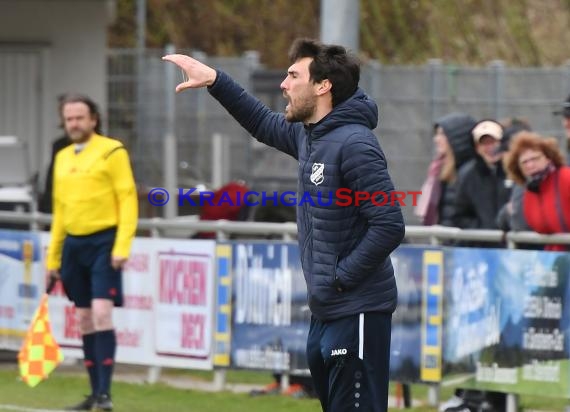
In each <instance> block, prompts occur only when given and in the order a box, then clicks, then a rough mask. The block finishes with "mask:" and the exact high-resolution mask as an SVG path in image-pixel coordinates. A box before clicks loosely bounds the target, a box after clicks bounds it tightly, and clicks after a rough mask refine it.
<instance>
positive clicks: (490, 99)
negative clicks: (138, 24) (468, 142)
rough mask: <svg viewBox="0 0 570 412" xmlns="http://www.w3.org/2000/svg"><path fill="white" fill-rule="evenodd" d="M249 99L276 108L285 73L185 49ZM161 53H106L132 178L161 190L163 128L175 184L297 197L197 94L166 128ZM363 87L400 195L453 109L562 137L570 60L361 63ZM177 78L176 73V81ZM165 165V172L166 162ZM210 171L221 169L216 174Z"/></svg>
mask: <svg viewBox="0 0 570 412" xmlns="http://www.w3.org/2000/svg"><path fill="white" fill-rule="evenodd" d="M179 52H182V53H187V54H192V55H194V56H195V57H197V58H199V59H201V60H203V61H205V62H206V63H207V64H209V65H212V66H215V67H218V68H220V69H222V70H224V71H226V72H228V73H229V74H230V75H231V76H233V77H234V78H235V79H236V80H237V81H238V82H239V83H241V84H242V86H244V88H245V89H246V90H249V91H251V92H253V93H254V94H255V95H256V96H258V97H259V98H260V99H261V100H262V101H263V102H265V103H266V104H267V105H269V106H270V107H271V108H273V109H274V110H279V111H280V110H283V107H284V100H283V98H282V96H281V91H280V90H279V84H280V82H281V80H282V79H283V76H284V73H285V69H284V70H279V71H275V70H273V71H268V70H264V68H263V67H262V65H261V64H260V62H259V57H258V55H257V54H256V53H255V52H249V53H246V54H244V55H243V56H241V57H236V58H217V57H210V56H206V55H204V54H203V53H199V52H193V51H184V50H183V51H179ZM165 53H166V51H165V50H146V51H145V52H144V54H137V51H136V50H135V49H113V50H110V51H109V56H108V79H109V80H108V81H109V83H108V88H109V93H108V95H109V105H108V106H109V113H108V118H109V122H108V123H109V134H110V135H112V136H115V137H117V138H120V139H122V140H124V141H125V142H126V143H127V144H128V145H129V147H130V148H131V152H132V156H133V162H134V169H135V174H136V177H137V180H138V181H139V182H140V183H141V184H144V185H147V186H161V185H162V183H163V178H164V168H165V164H164V162H165V161H164V157H163V142H164V134H165V130H167V129H168V127H171V128H172V130H174V131H175V134H176V136H177V159H176V161H175V163H176V165H175V167H176V168H177V172H178V183H179V185H180V186H186V187H194V186H195V185H196V184H198V183H205V184H206V185H211V184H212V182H213V180H214V175H216V176H222V180H223V181H228V180H230V179H242V180H245V181H246V182H247V183H248V184H249V186H250V187H253V188H255V189H258V190H280V191H285V190H295V188H296V184H295V180H296V176H297V171H296V168H297V162H296V161H295V160H294V159H292V158H290V157H288V156H286V155H284V154H282V153H279V152H277V151H276V150H274V149H272V148H269V147H265V146H263V145H261V144H260V143H258V142H257V141H255V140H254V139H251V138H250V137H249V136H248V134H247V133H246V132H245V131H244V130H243V129H242V128H241V127H240V126H239V125H238V124H237V122H235V121H234V120H233V119H232V118H231V116H229V115H228V114H227V112H226V111H225V110H224V109H223V108H222V107H220V105H219V104H218V103H217V102H216V101H215V100H214V99H213V98H211V97H210V96H209V95H208V92H207V90H205V89H198V90H193V91H190V92H185V93H181V94H179V95H177V96H176V98H175V110H174V114H175V115H174V116H171V117H170V118H171V119H172V121H173V122H174V124H172V125H169V124H168V119H169V113H168V108H169V105H168V104H167V99H168V95H167V91H168V90H169V88H171V89H170V90H172V89H173V88H174V84H167V76H166V70H167V68H166V66H167V63H165V62H163V61H162V60H161V59H160V57H161V56H162V55H164V54H165ZM361 78H362V81H361V85H362V87H363V88H364V89H365V90H366V91H367V93H369V94H370V95H371V96H372V97H373V98H374V99H375V100H376V101H377V102H378V104H379V108H380V123H379V126H378V128H377V129H376V130H375V133H376V135H377V136H378V138H379V140H380V143H381V145H382V148H383V150H384V151H385V153H386V155H387V157H388V166H389V168H390V172H391V174H392V177H393V179H394V182H395V184H396V186H397V187H398V189H399V190H402V191H409V190H419V189H420V187H421V184H422V182H423V180H424V178H425V174H426V170H427V167H428V165H429V162H430V160H431V156H432V146H433V145H432V135H433V122H434V120H435V119H437V118H438V117H439V116H442V115H444V114H446V113H449V112H451V111H464V112H467V113H469V114H471V115H472V116H474V117H475V118H478V119H481V118H496V119H503V118H506V117H518V118H525V119H527V120H528V121H529V122H530V124H531V126H532V128H533V129H534V130H535V131H537V132H539V133H542V134H545V135H550V136H555V137H557V138H559V139H560V140H562V138H563V129H562V124H561V121H560V118H557V117H555V116H553V115H552V111H553V110H554V109H555V108H557V107H558V106H559V105H560V103H561V102H562V101H563V100H564V99H565V98H566V96H567V94H568V93H569V92H570V63H568V64H567V65H565V66H561V67H552V68H509V67H506V66H505V65H504V64H503V63H502V62H500V61H495V62H491V63H490V64H489V65H488V66H487V67H482V68H467V67H458V66H453V65H448V64H444V63H443V62H441V61H439V60H432V61H430V62H428V63H427V64H426V65H424V66H383V65H381V64H379V63H378V62H374V61H373V62H368V63H367V64H365V65H364V66H363V69H362V76H361ZM179 81H182V75H181V74H180V75H179V77H178V78H177V79H175V82H176V83H178V82H179ZM214 134H221V135H222V136H224V141H225V143H226V144H225V146H224V150H223V156H222V157H221V159H222V161H219V159H220V157H218V158H216V159H218V160H216V161H214V160H213V156H214V152H215V151H214V150H213V143H212V141H213V139H212V136H213V135H214ZM166 166H167V167H169V166H172V165H166ZM215 168H220V169H221V170H217V174H216V171H215ZM404 216H405V219H406V222H407V223H408V224H417V223H418V220H417V219H416V218H415V217H414V216H413V210H412V207H411V205H407V206H405V207H404Z"/></svg>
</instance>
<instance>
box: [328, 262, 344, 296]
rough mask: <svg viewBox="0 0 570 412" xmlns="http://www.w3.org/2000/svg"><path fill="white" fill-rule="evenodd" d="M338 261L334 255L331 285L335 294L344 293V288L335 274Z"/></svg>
mask: <svg viewBox="0 0 570 412" xmlns="http://www.w3.org/2000/svg"><path fill="white" fill-rule="evenodd" d="M338 260H339V255H336V256H335V259H334V267H333V273H332V283H331V284H332V286H333V287H334V288H335V290H336V291H337V292H344V289H345V288H344V286H343V284H342V282H341V281H340V278H339V277H338V274H337V268H338Z"/></svg>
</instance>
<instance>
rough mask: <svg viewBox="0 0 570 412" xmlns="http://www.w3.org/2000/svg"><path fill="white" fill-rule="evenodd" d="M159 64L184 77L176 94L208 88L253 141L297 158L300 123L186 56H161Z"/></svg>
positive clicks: (225, 77) (224, 74)
mask: <svg viewBox="0 0 570 412" xmlns="http://www.w3.org/2000/svg"><path fill="white" fill-rule="evenodd" d="M163 60H166V61H169V62H172V63H174V64H176V65H177V66H178V67H179V68H180V69H181V70H182V71H183V73H184V74H185V75H186V76H187V80H186V81H184V82H182V83H180V84H178V85H177V86H176V92H181V91H183V90H186V89H195V88H201V87H208V91H209V92H210V94H211V95H212V96H213V97H214V98H216V99H217V100H218V101H219V102H220V103H221V104H222V106H224V108H225V109H226V110H227V111H228V112H229V113H230V114H231V115H232V116H233V117H234V118H235V119H236V120H237V121H238V122H239V123H240V125H241V126H242V127H243V128H245V129H246V130H247V131H248V132H249V133H250V134H251V135H252V136H253V137H255V138H256V139H257V140H259V141H260V142H262V143H265V144H267V145H269V146H272V147H275V148H276V149H278V150H281V151H282V152H285V153H287V154H289V155H291V156H293V157H294V158H297V156H298V147H299V143H298V139H299V136H301V129H302V125H301V124H300V123H290V122H288V121H286V120H285V116H284V115H282V114H279V113H275V112H273V111H271V110H270V109H269V108H268V107H267V106H265V105H264V104H263V103H262V102H261V101H260V100H258V99H256V98H255V97H253V96H252V95H250V94H249V93H247V92H246V91H245V90H244V89H243V88H242V87H241V86H240V85H239V84H237V83H236V82H235V81H233V80H232V78H231V77H230V76H228V75H227V74H226V73H224V72H222V71H219V70H215V69H214V68H212V67H209V66H207V65H205V64H203V63H201V62H199V61H198V60H196V59H193V58H192V57H190V56H185V55H181V54H171V55H167V56H164V57H163Z"/></svg>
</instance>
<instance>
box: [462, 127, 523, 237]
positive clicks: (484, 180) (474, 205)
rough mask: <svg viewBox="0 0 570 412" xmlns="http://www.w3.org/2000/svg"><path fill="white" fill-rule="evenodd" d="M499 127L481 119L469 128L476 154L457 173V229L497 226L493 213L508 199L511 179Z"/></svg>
mask: <svg viewBox="0 0 570 412" xmlns="http://www.w3.org/2000/svg"><path fill="white" fill-rule="evenodd" d="M503 134H504V130H503V127H502V126H501V125H500V124H499V123H497V122H496V121H494V120H483V121H481V122H479V123H478V124H477V125H476V126H475V128H474V129H473V132H472V136H473V142H474V144H475V151H476V152H477V156H476V157H475V158H474V159H473V160H471V161H469V162H468V163H466V164H465V165H464V166H463V167H462V168H461V169H460V170H459V173H458V178H457V195H456V198H455V213H454V215H453V223H454V226H455V227H459V228H461V229H498V227H497V222H496V218H497V214H498V213H499V210H500V209H501V208H502V207H503V206H504V205H505V204H506V203H507V202H508V201H509V199H510V196H511V187H512V181H511V180H509V179H508V178H507V175H506V173H505V171H504V169H503V165H502V163H501V159H502V156H503V153H502V152H501V148H500V145H501V140H502V139H503Z"/></svg>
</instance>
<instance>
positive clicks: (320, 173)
mask: <svg viewBox="0 0 570 412" xmlns="http://www.w3.org/2000/svg"><path fill="white" fill-rule="evenodd" d="M310 179H311V182H313V183H314V184H315V185H317V186H318V185H320V184H321V183H323V181H324V180H325V164H324V163H313V169H312V173H311V177H310Z"/></svg>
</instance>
